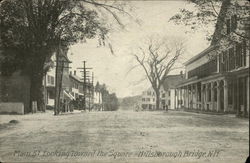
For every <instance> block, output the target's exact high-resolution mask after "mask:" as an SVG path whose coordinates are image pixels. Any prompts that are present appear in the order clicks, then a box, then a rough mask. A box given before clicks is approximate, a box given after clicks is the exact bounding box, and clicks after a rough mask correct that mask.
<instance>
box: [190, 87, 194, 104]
mask: <svg viewBox="0 0 250 163" xmlns="http://www.w3.org/2000/svg"><path fill="white" fill-rule="evenodd" d="M190 92H191V97H190V107H191V109H193V105H194V98H193V85H191V86H190Z"/></svg>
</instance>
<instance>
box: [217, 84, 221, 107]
mask: <svg viewBox="0 0 250 163" xmlns="http://www.w3.org/2000/svg"><path fill="white" fill-rule="evenodd" d="M220 105H221V104H220V81H217V112H219V111H220Z"/></svg>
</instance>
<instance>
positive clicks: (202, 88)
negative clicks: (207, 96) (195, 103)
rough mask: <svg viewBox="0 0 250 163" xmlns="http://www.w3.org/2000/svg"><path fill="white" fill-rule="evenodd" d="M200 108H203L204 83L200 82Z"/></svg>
mask: <svg viewBox="0 0 250 163" xmlns="http://www.w3.org/2000/svg"><path fill="white" fill-rule="evenodd" d="M201 110H204V85H203V84H201Z"/></svg>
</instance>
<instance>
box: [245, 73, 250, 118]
mask: <svg viewBox="0 0 250 163" xmlns="http://www.w3.org/2000/svg"><path fill="white" fill-rule="evenodd" d="M249 83H250V81H249V76H248V77H247V83H246V84H247V115H249V107H250V101H249V100H250V97H249V89H250V88H249Z"/></svg>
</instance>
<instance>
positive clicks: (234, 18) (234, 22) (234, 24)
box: [231, 15, 237, 31]
mask: <svg viewBox="0 0 250 163" xmlns="http://www.w3.org/2000/svg"><path fill="white" fill-rule="evenodd" d="M236 28H237V16H236V15H232V16H231V31H235V30H236Z"/></svg>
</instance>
